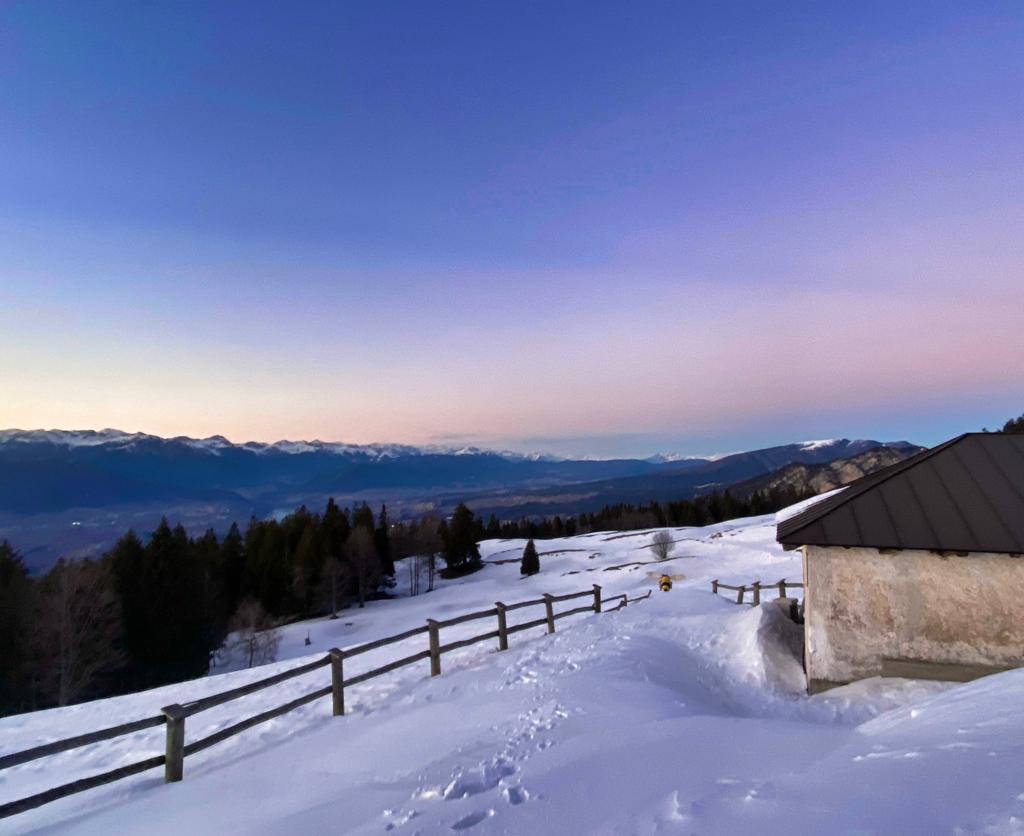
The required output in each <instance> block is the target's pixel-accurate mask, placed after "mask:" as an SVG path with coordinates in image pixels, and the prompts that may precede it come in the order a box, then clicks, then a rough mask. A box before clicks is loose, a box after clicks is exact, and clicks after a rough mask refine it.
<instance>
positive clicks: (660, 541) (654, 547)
mask: <svg viewBox="0 0 1024 836" xmlns="http://www.w3.org/2000/svg"><path fill="white" fill-rule="evenodd" d="M675 547H676V544H675V543H673V542H672V535H671V534H669V533H668V532H667V531H659V532H657V533H656V534H655V535H654V537H652V538H651V545H650V546H648V548H649V549H650V550H651V551H652V552H654V556H655V557H656V558H657V559H658V560H668V556H669V555H670V554H672V550H673V549H675Z"/></svg>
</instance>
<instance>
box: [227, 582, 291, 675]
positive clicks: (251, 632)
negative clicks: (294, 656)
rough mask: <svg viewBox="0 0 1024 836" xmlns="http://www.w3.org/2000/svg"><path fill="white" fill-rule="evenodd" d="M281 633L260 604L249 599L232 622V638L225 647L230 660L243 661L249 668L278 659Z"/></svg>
mask: <svg viewBox="0 0 1024 836" xmlns="http://www.w3.org/2000/svg"><path fill="white" fill-rule="evenodd" d="M280 644H281V631H280V630H279V629H278V627H277V625H276V624H275V622H274V620H273V619H272V618H271V617H270V616H269V615H268V614H267V613H266V611H264V609H263V607H262V606H261V605H260V602H259V601H257V600H255V599H254V598H246V599H245V600H244V601H242V603H241V604H239V605H238V612H236V613H235V617H234V618H233V619H232V620H231V636H230V638H229V639H228V641H227V644H226V645H225V650H226V651H227V653H228V655H229V658H240V659H242V660H243V661H244V662H245V666H246V667H247V668H251V667H252V666H253V665H266V664H268V663H270V662H273V661H274V660H275V659H277V648H278V646H279V645H280Z"/></svg>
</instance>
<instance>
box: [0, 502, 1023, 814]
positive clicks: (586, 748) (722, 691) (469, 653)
mask: <svg viewBox="0 0 1024 836" xmlns="http://www.w3.org/2000/svg"><path fill="white" fill-rule="evenodd" d="M774 522H775V520H774V518H773V517H772V516H768V517H759V518H753V519H750V520H742V521H732V522H730V523H723V524H721V525H718V526H711V527H708V528H704V529H679V530H674V531H673V534H674V536H675V537H676V538H677V539H678V540H679V541H680V542H679V543H678V544H677V546H676V553H675V554H676V555H677V556H678V559H675V560H672V561H670V562H669V563H668V564H666V565H665V567H664V568H665V569H666V570H667V571H670V572H671V573H674V574H684V575H685V578H684V579H683V580H680V581H677V582H676V585H675V588H674V589H673V590H672V592H669V593H660V592H658V591H655V592H654V594H653V596H652V597H651V598H650V599H649V600H648V601H644V602H641V603H637V604H634V605H631V606H629V607H628V608H627V609H625V610H622V611H619V612H614V613H603V614H600V615H589V614H584V615H579V616H574V617H570V618H567V619H564V620H561V621H559V622H558V632H557V633H556V634H555V635H553V636H546V635H545V634H544V630H543V628H537V629H536V630H531V631H526V632H523V633H519V634H515V635H513V636H511V637H510V650H509V651H508V652H507V653H498V652H496V650H495V647H494V644H496V643H481V644H479V645H474V646H472V647H469V648H464V649H461V650H459V651H455V652H453V653H450V654H446V655H445V656H444V657H443V661H442V666H443V670H444V674H443V675H442V676H441V677H438V678H433V679H431V678H429V677H428V676H427V672H428V663H427V662H422V663H418V664H416V665H412V666H409V667H407V668H404V669H402V670H399V671H396V672H394V673H393V674H389V675H387V676H384V677H380V678H378V679H375V680H372V681H370V682H367V683H365V684H364V685H360V686H355V687H354V688H351V689H348V690H347V691H346V708H347V711H348V714H347V716H345V717H344V718H332V717H330V700H329V699H324V700H321V701H318V702H317V703H315V704H313V705H309V706H305V707H304V708H302V709H299V710H297V711H295V712H292V713H290V714H288V715H285V716H284V717H281V718H278V719H277V720H274V721H271V722H269V723H266V724H263V725H261V726H258V727H256V728H254V729H251V730H249V731H247V732H245V733H243V734H241V735H238V736H236V737H234V738H231V739H230V740H228V741H226V742H224V743H222V744H219V745H217V746H215V747H212V748H211V749H209V750H206V751H204V752H202V753H199V754H197V755H195V756H193V757H190V758H187V759H186V762H185V780H184V781H183V782H181V783H180V784H175V785H164V784H163V783H162V774H161V772H160V770H154V771H153V772H151V773H146V774H144V775H141V776H137V777H136V778H134V779H127V780H125V781H122V782H118V783H116V784H113V785H109V786H108V787H106V788H102V789H98V790H93V791H90V792H88V793H83V794H80V795H78V796H73V797H71V798H68V799H65V800H63V801H60V802H56V803H54V804H51V805H47V806H45V807H43V808H40V809H38V810H36V811H32V812H30V813H26V814H23V815H21V816H18V817H15V818H12V819H8V820H5V821H3V822H0V831H2V832H4V833H7V832H11V833H24V832H38V831H43V832H49V831H59V832H73V833H101V832H110V831H113V830H122V831H125V830H127V831H128V832H147V833H149V832H152V833H164V832H166V833H171V832H174V833H180V832H183V831H185V832H187V831H192V832H196V833H243V832H244V833H357V834H360V833H367V834H369V833H385V832H393V833H408V834H415V833H418V834H433V833H461V832H473V833H533V834H548V833H550V834H564V833H674V832H679V833H738V832H756V833H783V832H786V833H788V832H791V831H792V830H793V829H794V828H799V829H801V830H803V831H805V832H813V833H849V832H868V833H871V832H877V833H954V832H971V833H974V832H991V833H1021V832H1024V824H1022V822H1024V777H1020V776H1021V775H1024V770H1022V767H1024V722H1022V721H1021V720H1019V719H1018V716H1017V715H1018V714H1019V711H1017V710H1016V706H1017V705H1019V704H1020V699H1021V697H1022V696H1024V675H1022V673H1024V672H1016V671H1014V672H1010V673H1007V674H1002V675H1000V676H997V677H990V678H987V679H984V680H979V681H978V682H975V683H971V684H968V685H964V686H955V687H954V686H949V685H946V684H941V683H923V682H909V681H904V680H880V679H875V680H868V681H865V682H862V683H857V684H855V685H851V686H847V687H845V688H840V689H836V690H834V691H831V692H828V693H826V694H821V695H818V696H815V697H808V696H806V695H805V694H804V692H803V688H804V682H803V673H802V670H801V667H800V661H799V655H798V651H799V645H800V630H799V628H798V627H796V625H793V624H792V623H791V622H790V621H788V619H786V618H785V617H784V615H783V613H782V612H781V610H780V609H779V608H777V607H774V606H770V605H769V606H762V607H760V608H756V609H754V608H749V607H737V606H736V605H735V604H733V603H731V602H730V601H729V600H727V599H725V598H722V597H718V596H714V595H711V594H710V591H709V581H710V579H711V578H713V577H718V578H719V579H721V580H722V581H724V582H727V583H749V582H750V581H752V580H757V579H760V580H762V581H765V582H774V581H776V580H778V579H779V578H782V577H786V578H787V579H788V580H794V581H795V580H799V579H800V566H799V559H798V556H795V555H793V554H788V553H784V552H782V551H781V550H780V549H779V548H778V546H777V545H775V543H774ZM649 540H650V533H640V534H631V535H628V536H621V535H616V534H612V533H605V534H597V535H586V536H583V537H575V538H566V539H564V540H558V541H545V542H538V544H537V545H538V550H539V551H540V552H541V553H542V557H541V565H542V571H541V573H540V574H539V575H537V576H534V577H532V578H529V579H523V580H521V579H520V578H519V575H518V564H517V562H512V563H505V564H497V563H494V562H491V563H489V564H488V565H487V566H486V568H485V569H483V570H482V571H481V572H479V573H477V574H476V575H472V576H470V577H467V578H463V579H460V580H458V581H452V582H444V581H442V582H441V583H440V586H439V588H438V589H437V590H435V591H434V592H432V593H430V594H427V595H421V596H418V597H416V598H406V599H403V600H398V601H387V602H375V603H373V604H371V605H368V606H367V608H366V609H365V610H345V611H343V612H342V613H340V616H341V617H340V618H339V619H338V620H336V621H328V620H317V621H313V622H307V623H304V624H296V625H291V626H289V627H288V628H285V635H284V639H283V641H282V645H281V656H282V661H279V662H277V663H275V664H274V665H270V666H265V667H263V668H259V669H255V670H251V671H237V672H231V673H225V674H222V675H217V676H211V677H208V678H206V679H202V680H197V681H194V682H189V683H181V684H178V685H173V686H167V687H165V688H161V689H155V690H153V691H148V692H144V693H141V694H133V695H130V696H125V697H120V698H115V699H110V700H104V701H97V702H95V703H87V704H84V705H80V706H73V707H70V708H66V709H55V710H51V711H46V712H38V713H36V714H30V715H22V716H19V717H10V718H5V719H3V720H0V740H2V749H3V751H13V750H17V749H22V748H26V747H28V746H32V745H36V744H38V743H40V742H43V741H45V740H51V739H55V738H59V737H64V736H68V735H70V734H79V733H83V732H85V731H88V730H91V729H94V728H99V727H101V726H104V725H111V724H114V723H118V722H123V721H127V720H130V719H134V718H136V717H142V716H147V715H149V714H151V713H153V712H154V711H156V710H158V709H159V707H160V706H162V705H165V704H168V703H170V702H178V701H182V700H185V699H195V698H197V697H200V696H203V695H206V694H210V693H215V692H218V691H221V690H224V689H226V688H229V687H234V686H236V685H239V684H242V683H243V682H246V681H252V680H254V679H259V678H262V677H265V676H267V675H269V674H270V673H273V672H275V671H276V670H282V669H286V668H289V667H293V666H295V665H296V664H298V663H299V662H300V660H301V659H304V658H314V657H315V656H316V655H319V654H321V653H323V652H325V651H326V650H327V649H328V648H329V647H331V646H334V645H340V646H348V645H353V644H358V643H361V642H364V641H370V640H372V639H374V638H380V637H383V636H386V635H389V634H392V633H396V632H400V631H402V630H405V629H409V628H410V627H414V626H417V625H420V624H422V623H423V620H424V619H425V618H427V617H432V618H438V619H443V618H446V617H450V616H452V615H456V614H458V613H462V612H467V611H471V610H476V609H483V608H487V607H490V606H492V605H493V603H494V602H495V601H497V600H502V601H504V602H506V603H513V602H514V601H518V600H524V599H527V598H534V597H537V595H538V594H539V593H540V592H551V593H554V594H560V593H565V592H572V591H578V590H580V589H585V588H587V587H589V585H590V584H592V583H599V584H601V585H602V586H603V587H604V588H605V589H604V594H605V596H606V597H607V596H608V595H614V594H618V593H620V592H628V593H629V594H630V595H634V594H641V593H643V592H646V591H647V590H648V589H651V588H653V587H654V585H655V583H656V579H655V578H651V577H649V576H648V573H651V572H654V573H655V574H658V573H660V569H661V567H660V566H657V565H647V564H644V565H639V566H636V565H633V566H625V567H624V568H617V569H613V568H612V567H616V566H622V565H623V564H628V563H636V562H642V561H648V560H653V556H651V555H650V552H649V551H646V550H645V549H644V548H643V547H644V545H645V544H646V543H648V542H649ZM522 545H523V543H522V542H519V541H516V542H503V541H492V542H488V543H485V544H483V546H482V551H483V553H484V557H485V559H486V560H489V561H498V560H505V559H512V558H515V557H517V556H518V553H519V552H521V549H522ZM556 551H557V552H558V553H557V554H548V555H545V554H543V553H544V552H556ZM399 583H400V586H399V588H400V589H401V587H402V579H401V576H400V581H399ZM584 600H585V599H584ZM576 603H577V602H567V604H565V605H563V606H564V607H566V608H568V607H570V606H573V605H575V604H576ZM541 612H542V608H538V609H537V610H535V609H527V610H524V611H520V612H516V613H513V614H510V615H515V616H516V617H517V621H518V620H519V619H521V620H523V621H525V620H530V619H533V618H537V617H539V616H540V613H541ZM492 629H494V626H493V624H492V622H491V621H489V620H481V621H478V622H471V623H469V624H465V625H460V626H459V627H456V628H451V629H449V630H444V631H442V641H443V642H447V641H452V640H455V639H458V638H462V637H465V636H469V635H473V634H476V633H481V632H487V631H490V630H492ZM307 632H308V634H309V636H310V639H311V642H312V645H311V647H306V646H305V644H304V640H305V638H306V635H307ZM425 639H426V637H425V636H423V637H417V638H416V639H411V640H409V641H408V642H405V643H403V644H402V645H398V646H396V647H391V648H384V649H382V650H381V651H375V652H373V653H368V654H366V656H365V657H359V658H358V659H355V660H352V662H351V671H350V670H349V669H348V668H349V666H348V665H347V666H346V673H347V674H349V675H351V674H355V673H358V672H359V671H361V670H366V669H369V668H370V667H376V666H378V665H380V664H383V663H385V662H386V661H389V660H391V659H394V658H397V657H398V656H399V655H406V654H407V653H413V652H415V651H416V650H419V649H422V648H423V647H425ZM311 651H313V652H314V653H313V656H310V652H311ZM327 681H329V674H328V672H327V670H326V669H323V670H320V671H316V672H314V673H311V674H309V675H307V676H304V677H301V678H298V679H295V680H291V681H289V682H287V683H283V684H282V685H279V686H275V687H274V688H271V689H268V690H265V691H261V692H259V693H257V694H253V695H250V696H248V697H245V698H243V699H241V700H238V701H236V702H233V703H229V704H227V705H225V706H221V707H219V708H217V709H214V710H211V711H209V712H204V713H202V714H199V715H197V716H196V717H193V718H190V719H189V721H188V723H187V736H188V739H190V740H194V739H197V738H198V737H200V736H205V735H206V734H207V733H210V732H212V731H215V730H216V729H218V728H222V727H223V726H225V725H228V724H230V723H231V722H235V721H236V720H238V719H240V718H241V717H244V716H249V715H250V714H254V713H256V712H258V711H260V710H264V709H267V708H271V707H273V706H275V705H279V704H281V703H283V702H286V701H287V700H289V699H291V698H294V697H296V696H298V695H300V694H302V693H305V692H307V691H309V690H312V689H313V688H315V687H320V686H322V685H324V684H326V683H327ZM162 744H163V732H162V729H155V730H152V731H150V732H144V733H139V734H137V735H132V736H129V737H125V738H120V739H118V740H114V741H108V742H106V743H104V744H99V745H97V746H94V747H88V748H86V749H81V750H76V751H72V752H67V753H64V754H62V755H58V756H55V757H53V758H49V759H46V760H41V761H37V762H34V763H32V764H26V765H24V766H22V767H18V768H14V769H10V770H5V771H3V772H0V802H2V801H7V800H11V799H13V798H16V797H20V796H23V795H27V794H29V793H31V792H36V791H39V790H41V789H44V788H45V787H48V786H53V785H55V784H57V783H63V782H65V781H68V780H72V779H74V778H76V777H81V776H83V775H87V774H92V773H95V772H100V771H103V770H104V769H109V768H113V767H115V766H117V765H120V764H122V763H129V762H131V761H133V760H137V759H141V758H143V757H146V756H150V755H152V754H157V753H159V752H160V751H161V750H162Z"/></svg>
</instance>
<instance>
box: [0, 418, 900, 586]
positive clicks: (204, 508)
mask: <svg viewBox="0 0 1024 836" xmlns="http://www.w3.org/2000/svg"><path fill="white" fill-rule="evenodd" d="M877 448H887V449H890V450H893V451H897V452H898V453H900V454H903V455H906V454H908V453H909V452H913V451H914V450H916V449H918V448H916V447H914V445H911V444H909V443H907V442H894V443H882V442H877V441H868V440H859V441H850V440H848V439H831V440H827V441H814V442H800V443H795V444H787V445H781V446H777V447H771V448H767V449H763V450H755V451H750V452H743V453H734V454H731V455H726V456H721V457H708V458H682V457H676V456H659V457H652V458H649V459H593V460H592V459H563V458H557V457H553V456H540V455H522V454H517V453H507V452H496V451H490V450H482V449H478V448H474V447H466V448H446V447H436V446H430V447H414V446H409V445H399V444H372V445H353V444H341V443H331V442H322V441H308V442H307V441H279V442H276V443H273V444H265V443H257V442H247V443H242V444H236V443H233V442H231V441H229V440H227V439H226V438H223V437H222V436H212V437H210V438H204V439H194V438H188V437H184V436H179V437H176V438H161V437H159V436H154V435H147V434H144V433H128V432H123V431H120V430H113V429H108V430H100V431H93V430H84V431H67V430H29V431H25V430H0V538H7V539H9V540H11V542H12V543H14V544H15V546H16V547H18V548H19V549H20V550H21V551H22V553H23V554H25V556H26V559H27V560H28V562H29V563H30V564H31V565H32V566H33V567H34V568H42V567H45V566H47V565H49V563H51V562H52V561H53V560H55V559H56V557H57V556H59V555H60V554H75V555H79V554H93V553H96V552H98V551H100V550H102V549H103V548H105V547H107V546H108V545H109V544H110V543H111V542H112V541H113V540H114V539H116V537H117V536H119V535H120V534H121V533H123V531H124V530H126V529H127V528H129V527H134V528H136V529H137V530H140V531H147V530H150V529H151V528H153V527H154V526H155V524H156V522H158V521H159V518H160V516H162V515H167V516H168V518H169V519H172V520H180V521H181V522H183V523H184V524H185V525H186V527H187V528H190V530H202V529H203V528H206V527H209V526H212V527H214V528H216V529H218V530H219V529H223V528H226V526H227V525H229V524H230V523H231V522H232V521H238V522H240V523H244V522H245V521H246V520H248V518H249V517H251V516H258V517H262V516H267V515H270V514H281V513H286V512H288V511H291V510H293V509H294V508H295V507H297V506H298V505H300V504H307V505H309V506H310V507H320V506H322V504H323V503H325V502H326V500H327V498H328V497H329V496H334V497H335V498H336V499H337V500H338V501H339V502H341V503H344V504H350V503H353V502H360V501H367V502H371V503H375V504H376V503H380V502H387V503H388V507H389V510H390V511H391V513H392V516H393V517H396V516H411V515H416V514H419V513H423V512H425V511H429V510H437V511H441V512H445V511H448V510H450V509H451V508H452V507H453V506H454V505H455V504H457V503H458V502H460V501H466V502H467V503H468V504H470V506H471V507H473V508H474V509H475V510H477V511H478V512H481V513H491V512H493V513H497V514H498V516H499V517H505V518H510V517H520V516H524V515H536V514H549V513H578V512H579V511H582V510H595V509H597V508H600V507H601V506H603V505H605V504H607V503H610V502H647V501H650V500H652V499H659V500H664V499H681V498H688V497H692V496H694V495H696V494H698V493H701V492H705V491H709V490H711V489H713V488H716V487H717V488H720V487H724V486H727V485H731V484H733V483H736V482H739V481H743V480H749V479H753V478H756V477H759V476H764V475H766V474H769V473H772V472H773V471H776V470H778V469H779V468H783V467H786V466H787V465H792V464H803V465H821V464H824V463H826V462H830V461H835V460H836V459H848V458H850V457H852V456H856V455H859V454H861V453H864V452H867V451H869V450H874V449H877Z"/></svg>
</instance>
